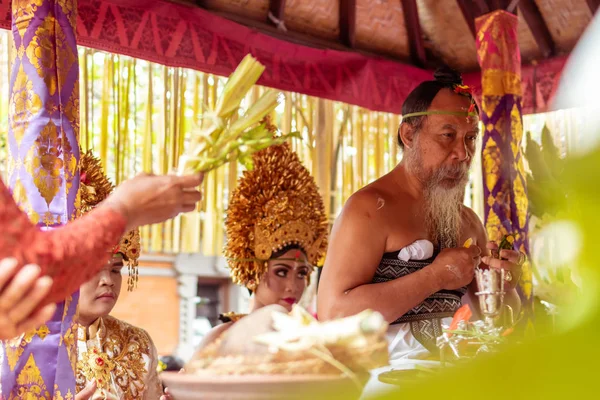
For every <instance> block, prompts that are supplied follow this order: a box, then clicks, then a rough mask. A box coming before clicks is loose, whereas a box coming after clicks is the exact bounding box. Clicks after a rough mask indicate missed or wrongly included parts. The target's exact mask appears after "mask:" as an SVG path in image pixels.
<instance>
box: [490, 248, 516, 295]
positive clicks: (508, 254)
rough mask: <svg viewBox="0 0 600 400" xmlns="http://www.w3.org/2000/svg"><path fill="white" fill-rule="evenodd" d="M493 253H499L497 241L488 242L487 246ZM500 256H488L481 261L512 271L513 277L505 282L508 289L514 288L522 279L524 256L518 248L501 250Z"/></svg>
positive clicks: (493, 266)
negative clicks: (521, 263) (522, 260)
mask: <svg viewBox="0 0 600 400" xmlns="http://www.w3.org/2000/svg"><path fill="white" fill-rule="evenodd" d="M486 247H487V248H488V249H489V250H490V251H491V252H492V254H498V244H497V243H496V242H488V244H487V246H486ZM499 255H500V258H501V259H498V258H494V257H491V256H486V257H483V258H482V259H481V261H482V262H483V263H484V264H486V265H487V266H489V267H490V268H497V269H503V270H505V271H508V272H510V277H511V279H510V280H509V281H507V282H506V283H505V285H506V286H508V287H507V289H508V290H510V289H514V288H515V287H516V286H517V284H518V283H519V280H520V279H521V273H522V265H519V261H521V259H522V256H521V252H520V251H516V250H500V254H499Z"/></svg>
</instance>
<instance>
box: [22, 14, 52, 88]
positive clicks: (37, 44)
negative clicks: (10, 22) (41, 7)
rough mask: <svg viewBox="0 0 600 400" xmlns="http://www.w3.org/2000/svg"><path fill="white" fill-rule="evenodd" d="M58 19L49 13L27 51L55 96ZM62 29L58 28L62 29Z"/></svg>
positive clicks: (30, 59)
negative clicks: (55, 40)
mask: <svg viewBox="0 0 600 400" xmlns="http://www.w3.org/2000/svg"><path fill="white" fill-rule="evenodd" d="M55 26H59V24H58V23H56V19H55V18H54V16H52V15H48V16H47V17H46V18H45V19H44V21H43V22H42V23H41V24H40V26H39V27H38V28H37V29H36V31H35V35H34V36H33V38H32V39H31V41H30V42H29V44H28V45H27V49H26V50H25V52H26V53H27V58H29V61H30V62H31V64H32V65H33V66H34V67H35V70H36V71H37V74H38V76H39V77H40V78H42V79H43V80H44V82H45V83H46V87H47V88H48V93H49V94H50V96H54V94H55V93H56V89H57V82H56V73H55V71H53V70H54V69H55V68H56V54H55V51H54V48H55V43H54V40H52V39H53V37H54V36H55V32H54V30H55V29H56V28H55ZM60 30H61V29H58V31H60Z"/></svg>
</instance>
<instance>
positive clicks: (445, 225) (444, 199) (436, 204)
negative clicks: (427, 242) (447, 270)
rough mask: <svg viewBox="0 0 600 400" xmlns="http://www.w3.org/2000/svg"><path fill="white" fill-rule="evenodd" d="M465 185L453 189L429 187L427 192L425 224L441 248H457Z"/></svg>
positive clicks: (437, 186) (436, 186)
mask: <svg viewBox="0 0 600 400" xmlns="http://www.w3.org/2000/svg"><path fill="white" fill-rule="evenodd" d="M464 193H465V186H464V184H457V185H456V186H454V187H452V188H445V187H442V186H440V185H439V184H437V185H432V186H428V187H427V190H426V191H425V193H424V195H425V222H426V223H427V229H428V231H429V234H430V235H431V236H432V239H433V240H434V241H435V242H436V243H437V244H439V245H440V246H442V247H444V248H446V247H456V246H457V244H458V239H459V236H460V228H461V207H460V206H461V204H462V203H463V199H464Z"/></svg>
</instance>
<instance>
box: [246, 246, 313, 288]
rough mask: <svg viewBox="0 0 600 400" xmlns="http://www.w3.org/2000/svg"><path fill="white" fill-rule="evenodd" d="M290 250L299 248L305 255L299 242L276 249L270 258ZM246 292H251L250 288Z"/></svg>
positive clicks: (277, 256)
mask: <svg viewBox="0 0 600 400" xmlns="http://www.w3.org/2000/svg"><path fill="white" fill-rule="evenodd" d="M290 250H300V251H301V252H303V253H304V254H305V255H306V252H305V251H304V249H303V248H302V247H300V245H299V244H288V245H287V246H285V247H284V248H282V249H281V250H277V251H276V252H275V253H273V254H271V259H274V258H279V257H281V256H282V255H284V254H285V253H287V252H288V251H290ZM248 293H250V294H252V290H250V289H248Z"/></svg>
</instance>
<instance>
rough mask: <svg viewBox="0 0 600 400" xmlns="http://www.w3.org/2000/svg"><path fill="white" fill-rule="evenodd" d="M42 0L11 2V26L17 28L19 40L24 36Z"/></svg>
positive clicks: (15, 0)
mask: <svg viewBox="0 0 600 400" xmlns="http://www.w3.org/2000/svg"><path fill="white" fill-rule="evenodd" d="M43 2H44V0H13V1H12V19H13V21H14V22H13V25H15V26H16V27H17V30H18V31H19V35H20V36H21V40H23V37H24V36H25V32H26V31H27V28H29V25H30V22H31V21H32V20H33V16H34V13H35V12H36V11H37V8H38V7H39V6H41V5H42V3H43Z"/></svg>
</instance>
